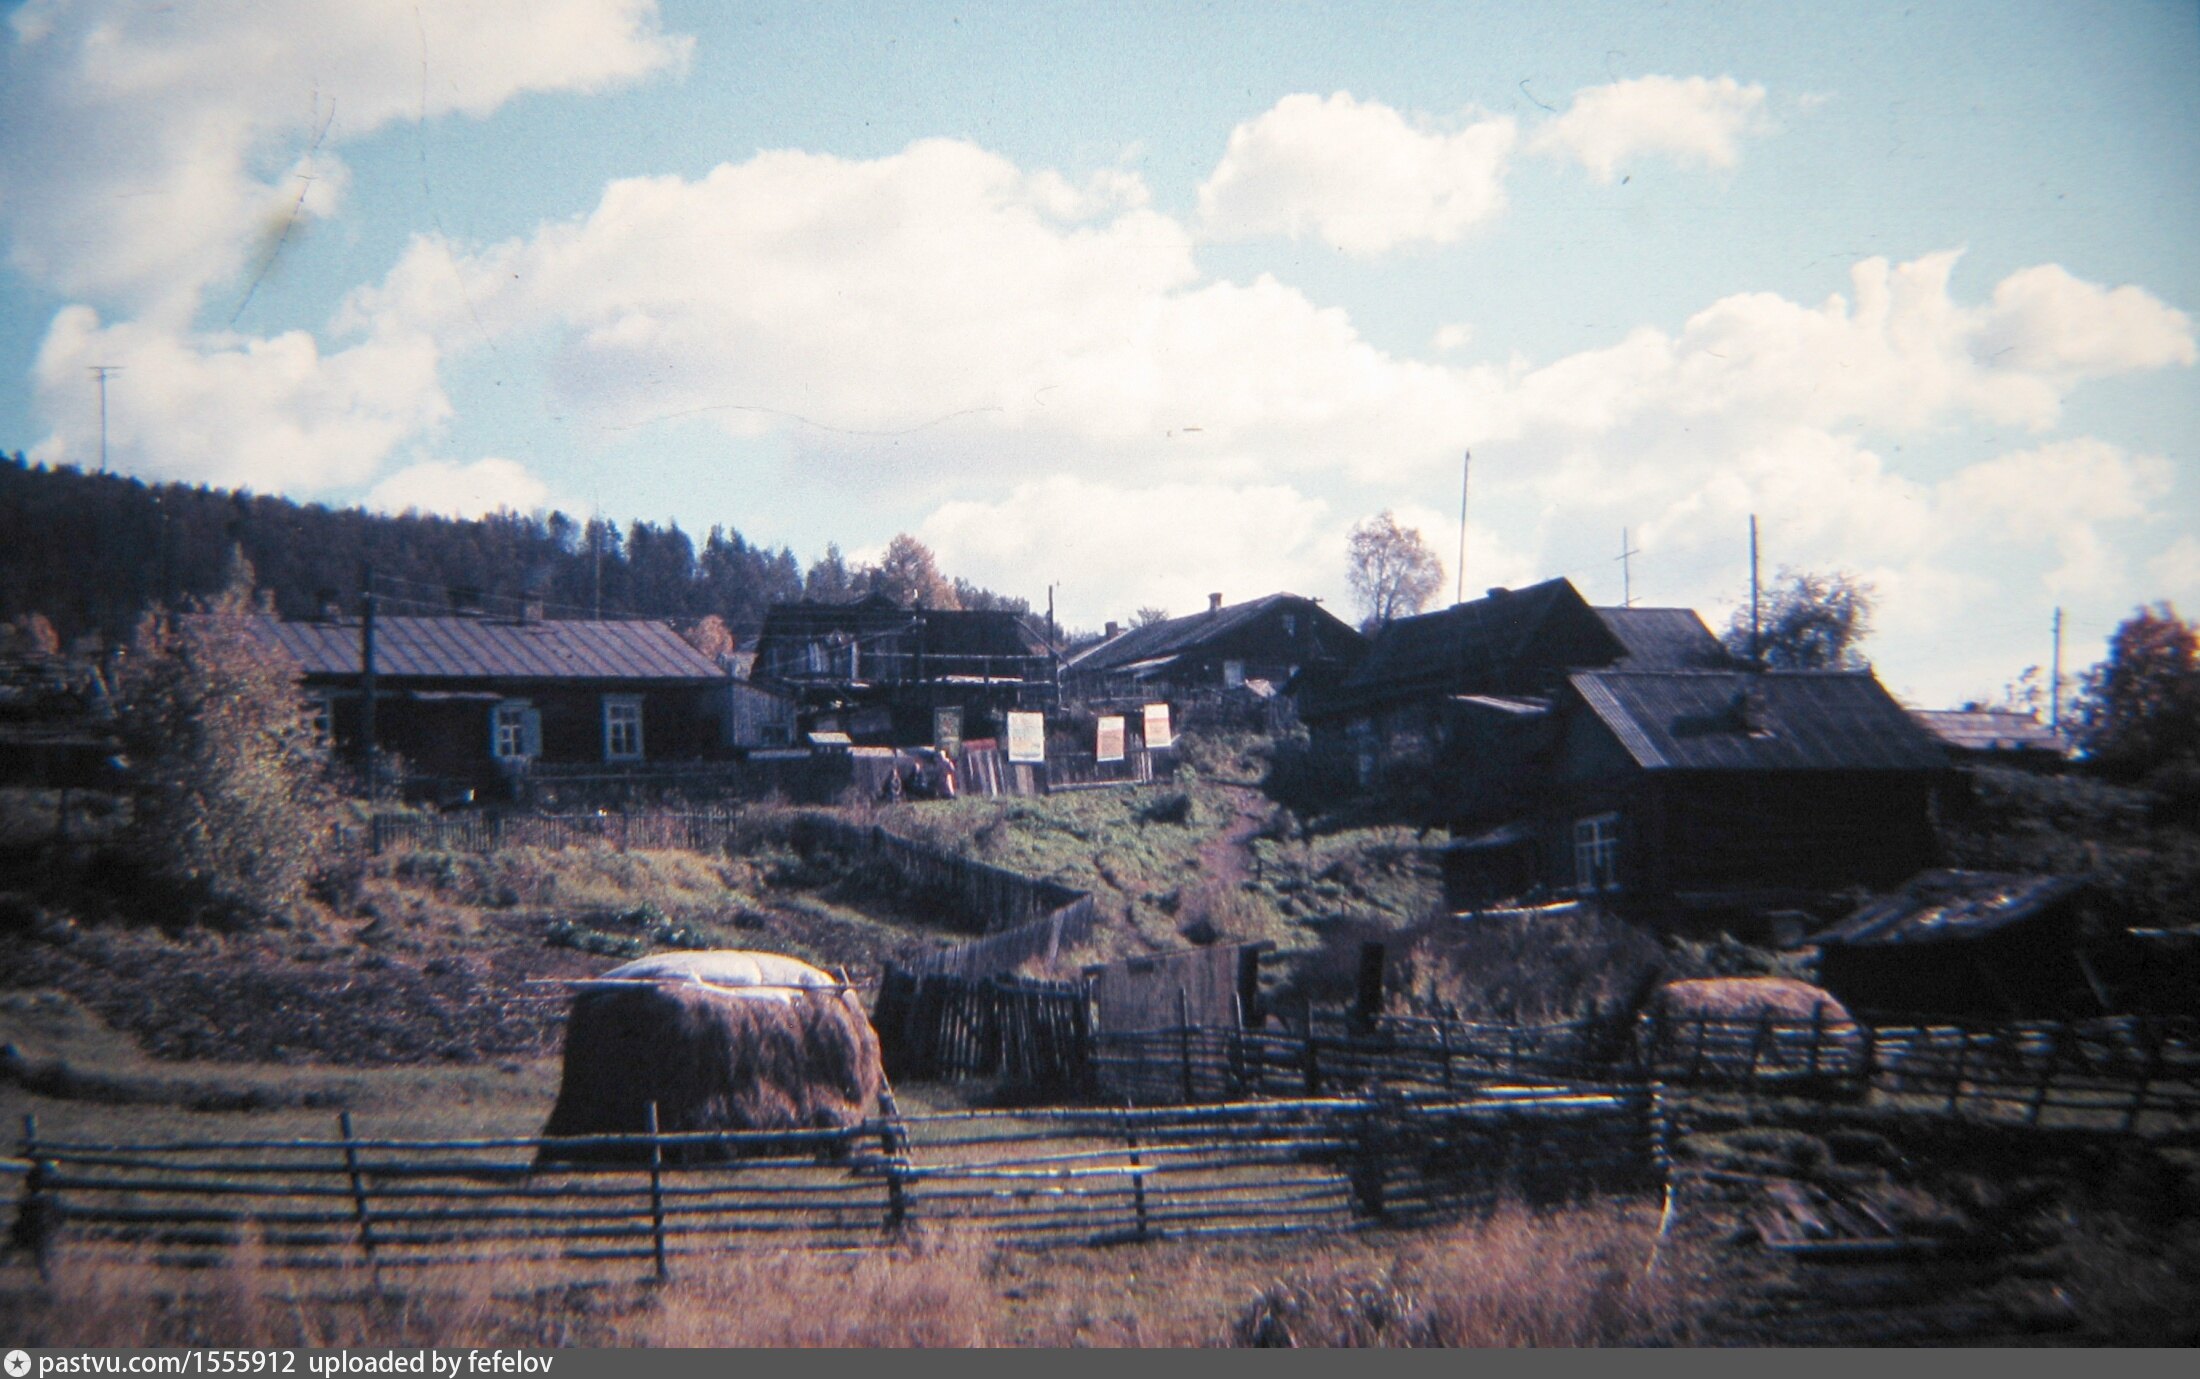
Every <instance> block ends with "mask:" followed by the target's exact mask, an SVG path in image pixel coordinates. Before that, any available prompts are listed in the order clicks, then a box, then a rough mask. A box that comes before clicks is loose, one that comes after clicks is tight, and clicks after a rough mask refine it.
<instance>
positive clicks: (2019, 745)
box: [1910, 709, 2069, 756]
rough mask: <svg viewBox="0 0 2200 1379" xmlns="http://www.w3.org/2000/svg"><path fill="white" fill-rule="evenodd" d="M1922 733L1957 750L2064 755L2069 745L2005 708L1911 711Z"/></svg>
mask: <svg viewBox="0 0 2200 1379" xmlns="http://www.w3.org/2000/svg"><path fill="white" fill-rule="evenodd" d="M1910 717H1912V718H1914V719H1916V720H1917V721H1918V723H1919V725H1920V726H1922V727H1923V728H1924V729H1925V731H1927V732H1929V733H1931V734H1932V735H1933V736H1934V737H1937V738H1939V739H1940V740H1941V741H1942V742H1945V743H1947V744H1948V745H1949V746H1950V747H1953V748H1956V749H1957V750H1958V751H1965V752H2047V753H2051V754H2053V755H2055V756H2063V755H2065V754H2066V753H2067V752H2068V750H2069V744H2068V743H2066V742H2064V741H2063V739H2062V737H2061V735H2059V734H2058V733H2056V731H2055V730H2054V729H2053V728H2050V727H2048V726H2047V725H2046V724H2045V723H2042V722H2040V721H2039V719H2038V718H2036V717H2034V716H2033V715H2031V714H2028V713H2012V712H2010V711H2008V710H2006V709H1912V710H1910Z"/></svg>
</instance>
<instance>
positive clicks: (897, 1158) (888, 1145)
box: [878, 1087, 909, 1232]
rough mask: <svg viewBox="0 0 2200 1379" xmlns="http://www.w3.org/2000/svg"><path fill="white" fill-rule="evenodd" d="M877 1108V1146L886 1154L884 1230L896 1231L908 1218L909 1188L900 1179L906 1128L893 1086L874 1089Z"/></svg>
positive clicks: (905, 1159)
mask: <svg viewBox="0 0 2200 1379" xmlns="http://www.w3.org/2000/svg"><path fill="white" fill-rule="evenodd" d="M878 1108H879V1111H880V1113H881V1114H882V1115H883V1116H884V1117H885V1119H884V1120H883V1121H882V1122H881V1123H880V1125H879V1134H878V1138H879V1149H880V1151H881V1152H882V1153H883V1154H884V1155H885V1157H886V1229H887V1230H888V1231H889V1232H892V1231H897V1230H900V1229H901V1227H902V1223H904V1222H905V1221H907V1220H908V1219H909V1188H908V1185H907V1183H906V1182H904V1180H903V1170H904V1169H905V1168H906V1167H907V1166H908V1162H909V1156H908V1150H909V1131H908V1128H907V1127H906V1126H904V1125H903V1124H902V1123H901V1107H900V1106H898V1105H897V1104H895V1101H894V1089H893V1088H891V1087H881V1088H879V1089H878Z"/></svg>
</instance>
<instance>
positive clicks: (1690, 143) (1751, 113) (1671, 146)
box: [1529, 76, 1765, 182]
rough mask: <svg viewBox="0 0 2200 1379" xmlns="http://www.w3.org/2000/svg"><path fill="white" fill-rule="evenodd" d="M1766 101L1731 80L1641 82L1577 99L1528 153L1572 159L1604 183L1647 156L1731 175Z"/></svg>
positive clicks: (1595, 89)
mask: <svg viewBox="0 0 2200 1379" xmlns="http://www.w3.org/2000/svg"><path fill="white" fill-rule="evenodd" d="M1764 101H1765V88H1764V87H1762V86H1760V85H1757V84H1755V83H1751V84H1750V85H1748V86H1744V85H1742V84H1741V83H1740V82H1738V81H1736V80H1734V78H1732V77H1719V78H1717V79H1715V80H1714V79H1709V78H1705V77H1663V76H1649V77H1636V78H1633V79H1631V80H1628V81H1618V82H1613V83H1612V84H1610V85H1609V86H1592V87H1588V88H1587V89H1585V90H1582V91H1577V92H1575V93H1574V99H1573V104H1572V105H1570V106H1568V107H1567V110H1566V113H1565V114H1563V115H1561V116H1559V117H1558V118H1557V119H1555V120H1552V121H1550V122H1549V123H1547V124H1545V125H1544V126H1543V127H1542V128H1540V129H1538V130H1537V131H1536V133H1535V136H1534V137H1533V138H1532V139H1531V140H1530V141H1529V147H1530V148H1531V149H1532V150H1534V151H1536V152H1538V153H1547V154H1553V155H1560V156H1564V157H1568V158H1571V159H1573V160H1574V161H1575V162H1578V163H1580V164H1581V165H1582V166H1583V167H1584V168H1587V169H1588V170H1589V175H1590V176H1591V177H1593V178H1595V179H1596V180H1597V181H1599V182H1609V181H1611V180H1612V179H1613V178H1614V177H1616V176H1617V175H1618V174H1619V172H1620V170H1621V165H1622V164H1625V163H1630V162H1632V161H1634V160H1635V159H1636V158H1638V157H1639V156H1641V155H1643V154H1662V155H1664V156H1665V157H1668V158H1670V159H1672V160H1673V161H1674V162H1676V163H1680V164H1682V165H1684V166H1686V165H1696V166H1701V167H1713V168H1730V167H1733V166H1734V164H1735V163H1736V162H1737V161H1738V160H1739V159H1740V157H1741V142H1742V138H1743V136H1744V135H1746V134H1748V133H1750V132H1752V130H1753V129H1754V128H1755V127H1756V126H1757V124H1758V123H1759V120H1760V116H1761V110H1762V107H1763V105H1764Z"/></svg>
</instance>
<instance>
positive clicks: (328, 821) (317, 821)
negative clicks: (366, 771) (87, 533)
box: [119, 556, 338, 923]
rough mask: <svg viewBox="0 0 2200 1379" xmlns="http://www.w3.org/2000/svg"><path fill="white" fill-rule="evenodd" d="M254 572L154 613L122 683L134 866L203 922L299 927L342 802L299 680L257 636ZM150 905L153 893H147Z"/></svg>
mask: <svg viewBox="0 0 2200 1379" xmlns="http://www.w3.org/2000/svg"><path fill="white" fill-rule="evenodd" d="M258 611H259V609H258V605H257V604H256V603H255V598H254V594H253V585H252V567H251V566H250V564H248V563H247V562H245V561H244V560H243V558H242V557H241V556H240V557H238V558H237V560H236V561H235V564H234V569H233V572H232V575H231V579H230V583H229V587H228V588H226V589H224V590H223V591H222V592H221V593H220V594H218V595H216V596H215V597H213V598H211V599H208V600H204V601H202V602H200V603H199V604H198V605H197V606H196V607H195V608H193V609H191V610H189V611H187V612H185V613H183V614H181V615H178V614H175V613H172V612H170V611H169V610H167V609H165V608H159V607H156V608H154V609H152V610H150V611H148V612H147V613H146V615H145V616H144V618H143V619H142V620H141V621H140V623H139V625H138V630H137V635H136V638H135V640H134V641H133V643H132V646H131V648H130V652H129V654H128V656H127V657H125V659H124V662H123V669H122V673H121V677H120V686H119V688H120V692H121V701H122V730H123V741H124V744H125V747H126V750H127V752H128V755H129V758H130V761H131V763H132V767H133V778H134V780H135V794H136V812H135V818H134V821H133V823H132V825H131V828H130V830H129V832H128V835H127V837H126V839H125V841H124V844H123V852H124V855H125V857H126V858H127V860H128V861H129V862H130V863H131V864H133V868H134V870H135V871H136V873H137V874H138V876H139V877H140V878H141V879H142V880H144V881H145V882H146V883H148V884H149V885H151V886H152V887H153V888H155V889H157V890H161V891H165V892H167V895H166V896H164V897H159V898H162V899H172V900H174V901H176V902H178V903H180V904H181V905H182V906H184V907H185V908H186V909H187V910H189V911H191V912H192V913H193V914H194V915H195V917H199V918H205V919H215V920H220V921H225V922H244V923H253V922H269V921H277V922H281V921H296V920H299V919H302V918H304V917H305V916H306V915H308V914H309V913H310V912H311V910H312V891H313V887H314V884H315V883H316V882H317V881H319V880H321V879H323V878H324V876H326V875H327V874H328V873H329V871H330V869H331V868H332V866H333V865H334V864H335V862H336V860H337V849H336V846H335V844H336V826H337V820H338V814H337V798H336V793H335V790H334V789H333V787H332V786H331V785H330V784H329V781H328V776H327V763H326V756H325V752H324V749H323V747H322V744H321V741H320V739H319V736H318V735H317V734H316V732H315V730H314V727H313V724H312V722H311V721H310V719H309V718H308V717H307V711H306V705H305V701H304V699H303V698H302V697H301V696H300V694H299V693H298V673H297V671H296V669H295V668H294V667H292V666H291V665H289V664H287V663H286V662H285V661H283V660H282V659H281V658H280V657H279V656H278V655H276V654H274V653H273V652H272V649H271V648H269V647H267V646H265V645H264V644H262V643H261V642H260V641H259V639H258V638H257V637H256V636H255V635H254V633H253V631H252V623H251V620H252V618H253V617H254V616H255V615H256V614H257V613H258ZM148 898H154V897H148Z"/></svg>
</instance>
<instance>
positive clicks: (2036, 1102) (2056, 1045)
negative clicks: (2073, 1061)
mask: <svg viewBox="0 0 2200 1379" xmlns="http://www.w3.org/2000/svg"><path fill="white" fill-rule="evenodd" d="M2062 1034H2063V1030H2062V1026H2061V1025H2059V1024H2057V1025H2050V1026H2048V1029H2047V1056H2046V1057H2045V1058H2042V1059H2041V1060H2040V1077H2039V1081H2037V1082H2035V1083H2033V1084H2032V1104H2031V1105H2029V1106H2027V1107H2026V1108H2025V1111H2024V1123H2025V1124H2026V1125H2038V1124H2039V1123H2040V1113H2041V1112H2042V1111H2044V1110H2046V1109H2047V1089H2048V1087H2049V1085H2050V1084H2052V1083H2053V1082H2054V1080H2055V1065H2056V1064H2057V1063H2059V1062H2061V1061H2062Z"/></svg>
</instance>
